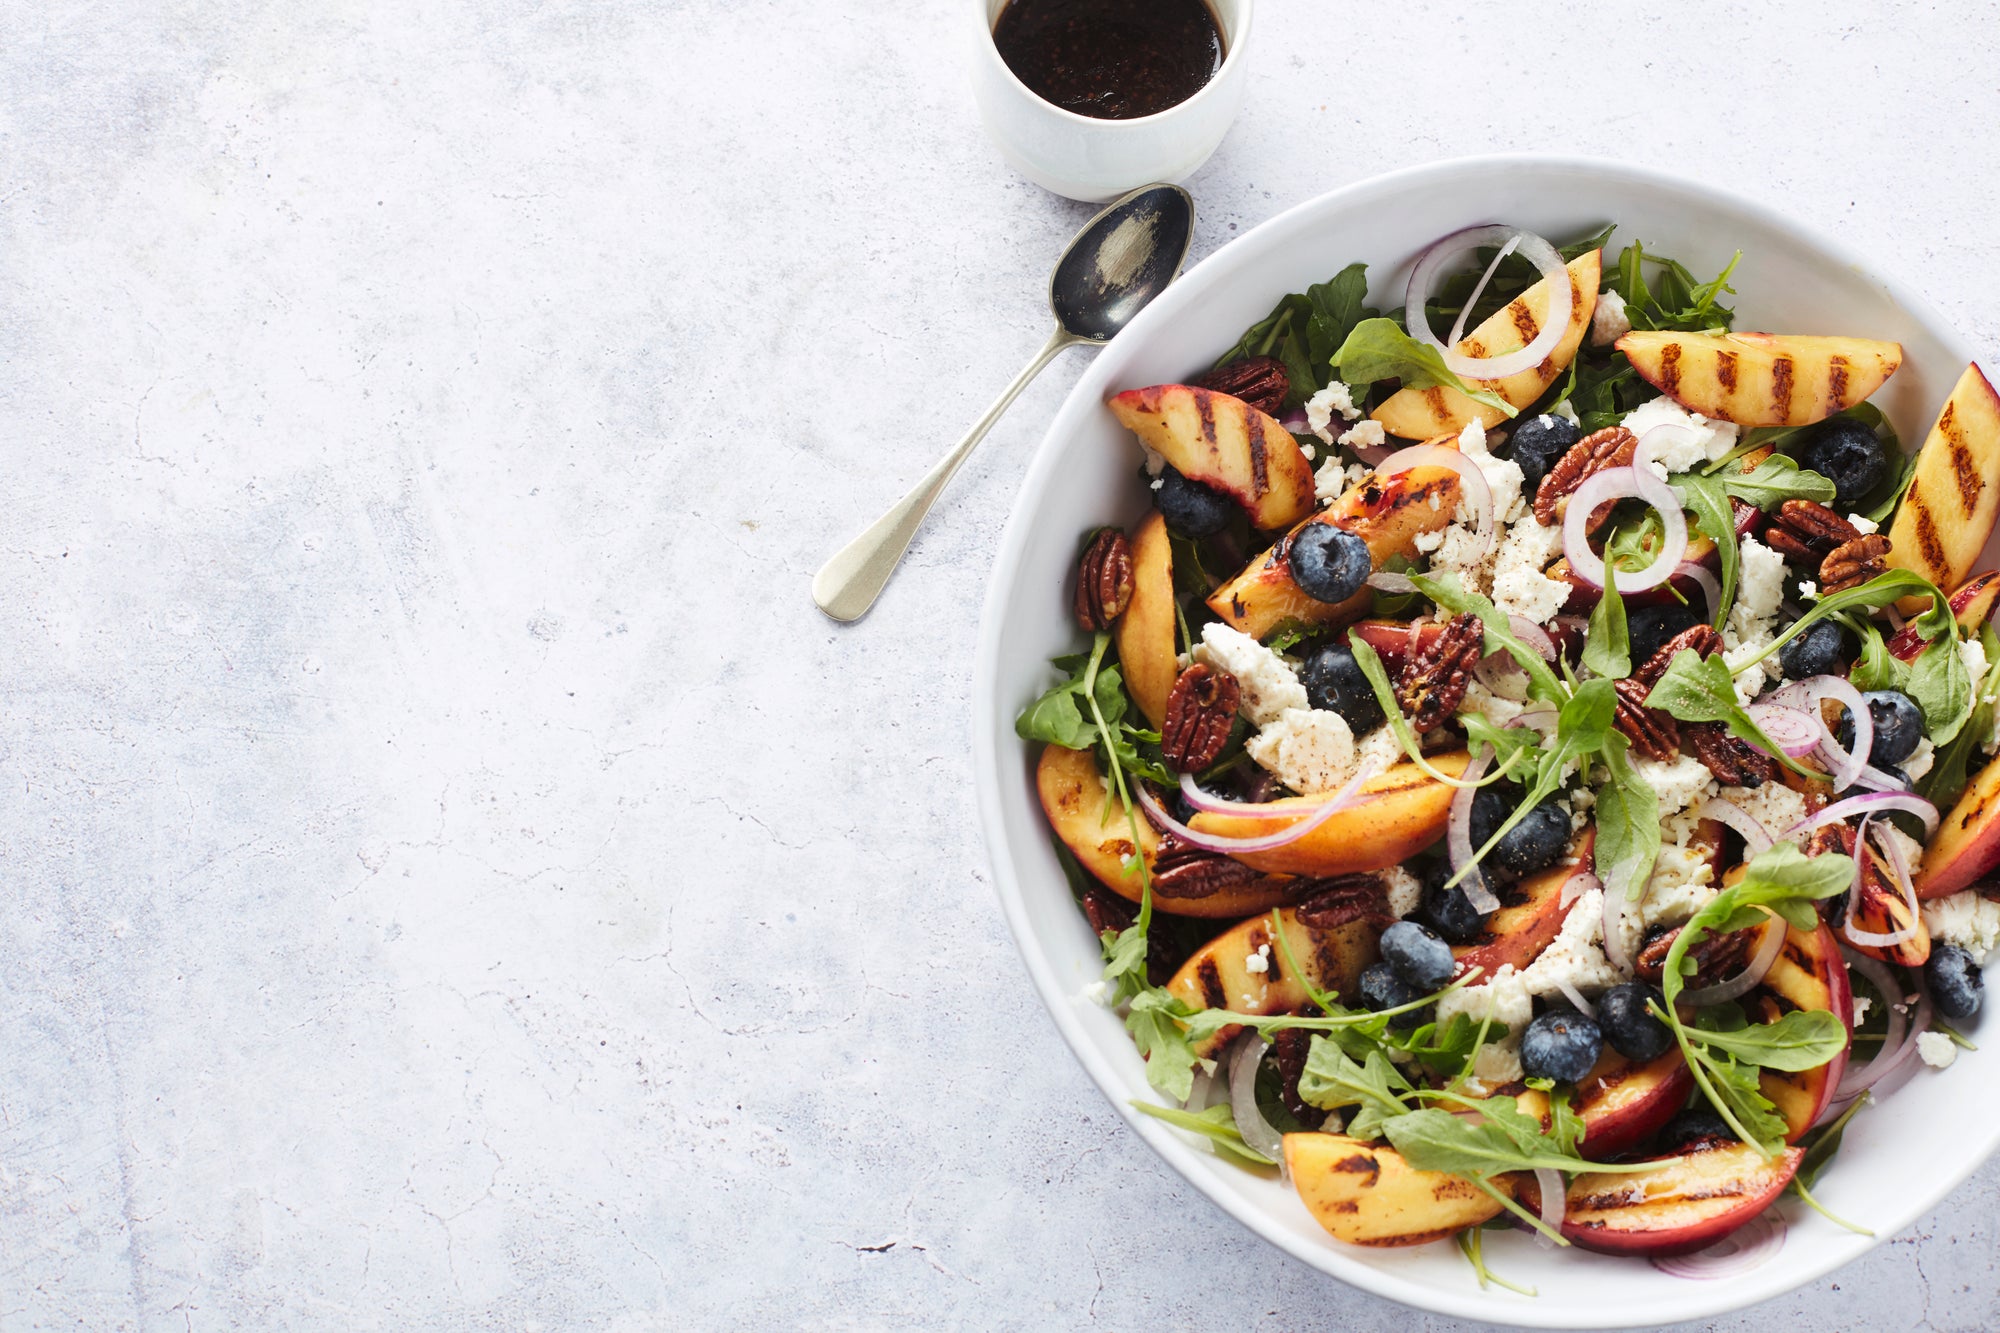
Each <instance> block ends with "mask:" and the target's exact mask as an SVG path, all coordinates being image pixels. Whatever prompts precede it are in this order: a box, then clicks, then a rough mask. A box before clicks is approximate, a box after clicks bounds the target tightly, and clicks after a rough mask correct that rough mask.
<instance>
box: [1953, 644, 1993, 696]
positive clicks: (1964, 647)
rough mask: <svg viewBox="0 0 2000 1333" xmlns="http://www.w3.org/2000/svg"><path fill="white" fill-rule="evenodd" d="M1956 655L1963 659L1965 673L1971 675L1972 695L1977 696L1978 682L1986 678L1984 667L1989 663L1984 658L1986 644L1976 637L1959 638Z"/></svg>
mask: <svg viewBox="0 0 2000 1333" xmlns="http://www.w3.org/2000/svg"><path fill="white" fill-rule="evenodd" d="M1958 655H1959V656H1960V657H1962V658H1964V659H1965V674H1966V675H1968V676H1970V677H1972V697H1973V698H1975V699H1977V698H1978V697H1979V685H1980V682H1982V681H1984V680H1985V679H1986V668H1987V667H1988V666H1989V665H1991V664H1990V663H1989V662H1987V660H1986V645H1985V644H1983V643H1981V642H1980V641H1979V640H1978V639H1976V638H1974V639H1960V640H1959V641H1958Z"/></svg>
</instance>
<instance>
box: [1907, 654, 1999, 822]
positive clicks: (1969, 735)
mask: <svg viewBox="0 0 2000 1333" xmlns="http://www.w3.org/2000/svg"><path fill="white" fill-rule="evenodd" d="M1979 641H1980V644H1981V646H1982V647H1984V648H1985V649H1986V660H1987V661H1989V662H1993V663H1996V664H2000V634H1995V633H1994V631H1993V626H1992V625H1991V624H1986V625H1982V626H1980V627H1979ZM1996 710H2000V665H1996V666H1995V668H1994V669H1993V670H1991V671H1988V672H1987V673H1986V680H1985V682H1984V683H1982V684H1981V685H1980V687H1979V697H1978V699H1976V700H1975V701H1974V702H1973V705H1972V713H1971V715H1970V716H1969V717H1967V718H1966V720H1965V725H1964V726H1962V727H1960V728H1959V730H1958V735H1956V736H1954V737H1952V739H1951V741H1950V743H1949V744H1946V745H1941V746H1939V747H1938V752H1937V758H1936V759H1935V760H1934V761H1933V762H1932V764H1931V771H1930V772H1928V773H1926V774H1924V776H1923V780H1922V781H1921V782H1919V783H1918V784H1917V791H1918V793H1919V794H1921V795H1922V796H1923V797H1924V799H1926V800H1928V801H1930V802H1931V803H1932V804H1933V805H1936V806H1937V807H1938V808H1939V809H1940V810H1943V809H1948V808H1949V807H1950V806H1951V805H1952V804H1953V803H1954V802H1956V801H1957V800H1958V798H1959V795H1960V793H1962V792H1963V791H1964V790H1965V784H1966V780H1967V778H1968V777H1969V776H1970V772H1971V768H1972V764H1973V762H1974V761H1975V759H1976V758H1977V757H1978V747H1979V745H1980V744H1981V743H1982V742H1983V741H1984V740H1985V739H1986V738H1987V737H1988V736H1991V735H1992V734H1993V716H1994V713H1995V711H1996Z"/></svg>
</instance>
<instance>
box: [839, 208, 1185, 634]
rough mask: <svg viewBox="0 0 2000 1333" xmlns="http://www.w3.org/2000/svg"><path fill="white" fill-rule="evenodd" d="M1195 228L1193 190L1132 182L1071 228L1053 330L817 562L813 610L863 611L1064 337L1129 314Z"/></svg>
mask: <svg viewBox="0 0 2000 1333" xmlns="http://www.w3.org/2000/svg"><path fill="white" fill-rule="evenodd" d="M1193 235H1194V200H1193V199H1191V198H1189V197H1188V192H1187V191H1186V190H1183V189H1181V188H1180V187H1179V186H1178V185H1148V186H1145V187H1143V188H1141V189H1137V190H1134V191H1133V192H1132V193H1130V194H1128V195H1126V196H1125V197H1124V198H1123V199H1120V200H1118V201H1117V202H1116V203H1114V204H1112V205H1111V206H1110V207H1109V208H1106V209H1105V210H1104V211H1103V212H1102V213H1099V214H1098V215H1097V216H1096V217H1094V218H1092V219H1091V220H1090V221H1089V223H1088V224H1086V225H1085V227H1084V229H1083V230H1082V231H1080V232H1078V233H1077V234H1076V239H1075V240H1073V241H1071V242H1070V243H1069V248H1068V249H1066V250H1064V251H1063V253H1062V258H1061V259H1058V260H1057V261H1056V267H1055V272H1054V273H1052V274H1050V275H1049V308H1050V309H1051V310H1053V311H1054V312H1055V317H1056V331H1055V333H1054V334H1052V335H1051V336H1050V338H1049V340H1048V342H1047V344H1046V345H1044V346H1043V348H1042V350H1041V351H1039V352H1037V353H1036V354H1035V359H1034V360H1033V361H1030V362H1029V363H1028V368H1027V369H1026V370H1023V371H1022V372H1021V373H1020V374H1019V375H1017V376H1015V377H1014V382H1013V383H1012V384H1010V385H1008V386H1007V387H1006V388H1005V389H1003V390H1001V392H1000V396H999V397H998V398H996V399H995V400H994V401H993V406H991V407H989V408H987V409H986V415H985V416H982V417H981V418H979V420H978V421H976V422H974V423H973V425H972V429H971V430H969V431H967V432H966V435H965V438H964V439H962V440H960V441H959V442H958V443H957V444H956V445H954V446H953V447H952V451H951V452H950V453H948V454H946V455H945V456H944V457H943V458H940V459H939V460H938V461H937V464H936V465H935V466H934V467H932V468H931V470H930V471H929V472H926V473H925V474H924V477H923V480H922V481H919V482H918V483H917V484H916V487H915V489H913V490H912V491H911V492H910V493H909V494H908V495H906V496H904V497H903V498H902V499H901V500H898V501H897V502H896V504H895V506H894V507H893V508H891V509H890V510H889V512H888V513H886V514H884V515H882V517H880V518H878V519H876V520H875V522H874V523H873V524H872V525H871V526H870V527H869V528H868V530H867V531H866V532H863V533H862V534H861V535H860V536H859V537H856V538H855V539H854V540H853V541H851V542H849V543H848V544H847V545H845V546H843V547H841V548H840V550H839V551H838V552H836V553H835V554H834V557H833V558H832V559H831V560H828V561H827V562H826V563H825V564H824V565H822V566H820V571H819V573H817V574H815V575H813V583H812V592H813V601H815V602H817V603H819V609H820V610H822V611H824V612H826V613H827V614H828V615H829V616H832V617H833V618H834V619H835V620H840V621H855V620H859V619H861V617H862V616H864V615H866V614H867V613H868V608H869V607H871V606H873V605H874V604H875V599H876V598H877V597H878V596H880V595H881V592H882V588H883V585H885V584H887V583H888V582H889V576H890V575H891V574H893V573H895V572H896V566H897V565H898V564H899V563H901V561H902V559H903V552H905V551H907V550H909V549H910V542H911V541H912V540H913V539H914V538H915V537H916V535H917V529H918V528H919V527H921V526H922V525H923V521H924V515H926V514H928V513H929V512H930V509H931V506H932V505H933V504H935V503H936V502H937V498H938V496H939V495H940V494H942V493H943V491H944V488H945V485H946V483H948V482H949V481H950V480H951V477H952V474H953V473H954V472H957V471H958V466H959V464H961V463H963V462H964V461H965V460H966V457H967V456H968V455H969V454H971V453H972V449H973V446H974V445H976V444H978V443H979V442H980V441H981V440H983V439H985V438H986V432H987V431H988V430H990V429H992V427H993V423H994V422H996V421H998V420H999V419H1000V414H1001V413H1002V412H1005V411H1006V410H1007V406H1008V404H1010V403H1012V402H1013V401H1014V399H1015V397H1016V395H1018V394H1019V393H1020V392H1021V390H1023V389H1025V388H1027V387H1028V381H1030V380H1032V379H1034V378H1035V376H1036V375H1038V374H1040V373H1041V369H1042V367H1043V366H1046V365H1047V364H1048V363H1049V362H1051V361H1053V360H1054V359H1055V356H1056V353H1058V352H1060V351H1062V350H1063V349H1064V348H1065V347H1073V346H1075V345H1077V344H1078V343H1097V344H1102V343H1106V342H1109V341H1111V338H1112V335H1114V334H1116V333H1117V332H1118V330H1120V329H1122V328H1124V327H1125V326H1126V325H1127V324H1129V323H1131V322H1132V317H1133V316H1134V315H1136V314H1138V313H1139V311H1140V310H1142V309H1143V308H1144V307H1145V305H1146V303H1147V302H1148V301H1150V300H1152V299H1153V298H1154V297H1155V296H1158V295H1159V294H1160V293H1161V292H1162V291H1164V290H1166V287H1167V284H1168V283H1170V282H1172V281H1173V280H1174V279H1175V278H1176V277H1177V276H1179V274H1180V271H1181V261H1182V260H1184V259H1186V258H1187V249H1188V242H1189V240H1191V239H1192V238H1193Z"/></svg>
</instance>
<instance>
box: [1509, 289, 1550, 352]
mask: <svg viewBox="0 0 2000 1333" xmlns="http://www.w3.org/2000/svg"><path fill="white" fill-rule="evenodd" d="M1507 314H1508V317H1509V318H1511V319H1512V320H1513V321H1514V332H1516V333H1518V334H1520V335H1521V346H1523V347H1526V346H1527V345H1528V344H1529V343H1531V342H1533V341H1534V340H1535V337H1536V335H1538V334H1539V333H1541V331H1542V321H1540V320H1539V319H1536V318H1535V312H1534V311H1532V310H1530V309H1529V308H1528V301H1527V298H1526V297H1517V298H1515V300H1514V302H1513V304H1511V305H1509V306H1508V307H1507Z"/></svg>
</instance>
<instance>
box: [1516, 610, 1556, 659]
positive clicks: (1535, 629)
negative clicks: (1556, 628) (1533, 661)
mask: <svg viewBox="0 0 2000 1333" xmlns="http://www.w3.org/2000/svg"><path fill="white" fill-rule="evenodd" d="M1507 625H1508V628H1510V629H1512V630H1513V631H1514V637H1515V638H1517V639H1519V640H1520V641H1521V642H1522V643H1525V644H1527V645H1528V646H1529V647H1530V648H1533V649H1534V650H1535V651H1536V652H1538V653H1540V654H1541V655H1542V660H1543V661H1545V662H1553V661H1555V660H1556V641H1555V640H1554V639H1551V638H1550V637H1549V632H1548V631H1547V630H1545V629H1543V628H1542V627H1541V626H1540V625H1537V624H1536V623H1535V622H1534V621H1532V620H1530V619H1528V618H1527V617H1526V616H1508V617H1507Z"/></svg>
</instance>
